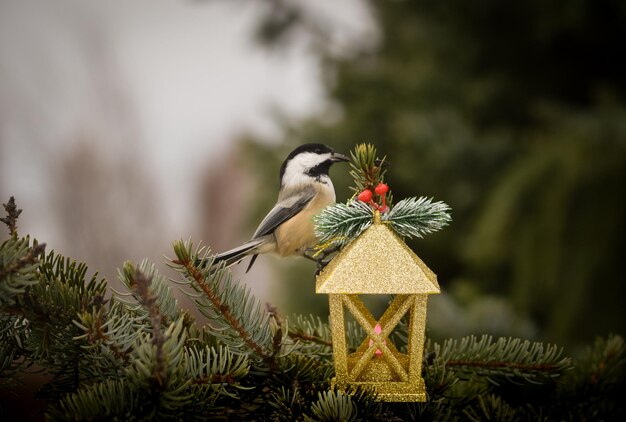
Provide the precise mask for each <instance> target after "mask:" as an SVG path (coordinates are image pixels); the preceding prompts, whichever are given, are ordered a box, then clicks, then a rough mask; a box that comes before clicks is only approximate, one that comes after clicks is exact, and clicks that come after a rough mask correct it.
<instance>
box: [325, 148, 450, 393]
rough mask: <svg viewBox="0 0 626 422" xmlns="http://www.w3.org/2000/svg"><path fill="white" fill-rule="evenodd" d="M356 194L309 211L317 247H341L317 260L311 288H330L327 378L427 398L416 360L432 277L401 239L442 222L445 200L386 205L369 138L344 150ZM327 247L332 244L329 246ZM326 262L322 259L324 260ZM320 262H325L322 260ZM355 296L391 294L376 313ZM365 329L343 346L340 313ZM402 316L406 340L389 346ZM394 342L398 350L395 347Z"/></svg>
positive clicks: (433, 288) (380, 166) (381, 163)
mask: <svg viewBox="0 0 626 422" xmlns="http://www.w3.org/2000/svg"><path fill="white" fill-rule="evenodd" d="M351 156H352V160H351V163H350V165H351V168H352V170H351V172H350V174H351V175H352V176H353V177H354V180H355V184H356V188H355V189H354V190H355V192H356V194H355V196H354V197H353V198H352V199H350V200H349V201H348V202H347V203H345V204H335V205H332V206H330V207H327V208H326V209H324V210H323V211H322V212H321V213H320V214H319V215H318V216H316V217H315V227H316V235H317V237H318V238H319V239H320V245H319V246H318V248H317V249H318V253H320V252H324V253H325V255H324V256H326V251H331V250H336V249H339V248H340V249H341V250H340V252H339V253H338V254H337V255H336V256H334V258H332V259H331V260H330V261H325V260H324V259H319V260H318V263H320V272H319V275H318V276H317V280H316V292H317V293H320V294H328V295H329V304H330V328H331V333H332V347H333V355H334V361H335V377H334V378H333V379H332V381H331V384H332V385H334V386H337V387H338V388H339V389H346V387H347V386H349V385H350V386H361V387H364V388H367V389H371V390H373V391H374V392H375V393H376V395H377V397H378V399H379V400H382V401H389V402H413V401H426V398H427V397H426V388H425V385H424V380H423V378H422V374H421V373H422V360H423V354H424V337H425V330H426V304H427V301H428V295H430V294H435V293H440V290H439V284H438V283H437V276H436V275H435V274H434V273H433V272H432V271H431V270H430V269H429V268H428V267H427V266H426V264H424V262H423V261H422V260H421V259H420V258H419V257H418V256H417V255H416V254H415V253H414V252H413V251H412V250H411V249H410V248H409V247H408V246H407V245H406V243H405V242H404V240H403V239H404V238H413V237H420V238H421V237H423V236H424V235H425V234H428V233H432V232H434V231H437V230H439V229H441V228H443V227H444V226H446V225H447V224H448V223H449V222H450V220H451V217H450V214H449V211H450V207H449V206H448V205H447V204H445V203H443V202H433V200H432V198H430V199H428V198H425V197H420V198H407V199H403V200H401V201H399V202H398V203H396V204H395V205H392V204H391V202H392V198H391V193H390V192H389V187H388V185H387V184H385V183H384V182H383V175H384V173H385V170H384V167H385V166H386V164H385V158H383V159H382V160H381V159H377V158H376V150H375V148H374V147H373V146H372V145H365V144H361V145H357V147H356V148H355V151H354V152H352V153H351ZM331 246H333V247H331ZM326 264H327V265H326ZM324 265H325V266H324ZM359 295H392V296H393V299H392V301H391V303H390V305H389V307H388V308H387V309H386V310H385V311H384V313H383V314H382V316H381V317H380V318H379V319H376V318H375V317H374V316H373V315H372V313H371V312H370V311H369V310H368V309H367V307H366V306H365V304H364V303H363V301H362V300H361V298H360V296H359ZM349 314H351V315H352V317H353V318H354V320H356V323H358V324H359V325H360V326H361V327H362V329H363V331H364V332H365V339H363V341H362V342H361V343H360V345H359V346H358V347H357V348H356V350H350V349H349V348H348V341H347V338H346V324H347V321H346V318H349ZM405 315H408V323H407V339H408V342H407V345H406V351H405V348H404V346H396V345H394V343H393V341H392V338H391V337H390V334H392V333H393V331H394V329H395V328H396V327H397V326H398V324H399V323H400V322H401V321H402V320H403V317H404V316H405ZM399 349H401V350H399Z"/></svg>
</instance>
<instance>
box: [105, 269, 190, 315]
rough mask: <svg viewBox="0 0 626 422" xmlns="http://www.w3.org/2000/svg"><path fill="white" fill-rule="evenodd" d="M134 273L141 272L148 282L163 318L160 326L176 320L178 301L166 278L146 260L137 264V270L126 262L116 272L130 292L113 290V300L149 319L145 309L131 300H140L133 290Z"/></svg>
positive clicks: (178, 311) (178, 310)
mask: <svg viewBox="0 0 626 422" xmlns="http://www.w3.org/2000/svg"><path fill="white" fill-rule="evenodd" d="M136 271H139V272H141V273H142V274H144V275H145V277H146V278H147V279H148V280H150V286H149V287H150V290H151V291H152V292H153V295H154V297H155V299H156V306H157V307H158V308H159V312H160V313H161V315H162V317H163V321H161V323H162V325H168V324H169V323H170V322H172V321H175V320H177V319H178V317H179V316H180V307H179V306H178V301H177V300H176V298H175V297H174V295H173V294H172V289H171V288H170V286H169V284H168V283H167V280H166V278H165V277H163V276H162V275H161V274H159V272H158V271H157V269H156V266H155V265H154V264H153V263H151V262H150V261H148V260H147V259H144V260H143V261H142V262H141V263H140V264H139V268H138V269H135V265H134V264H133V263H132V262H130V261H126V262H125V263H124V266H123V269H122V270H118V278H119V279H120V280H121V281H122V283H124V285H125V286H126V287H127V288H128V289H129V290H130V292H129V293H122V292H118V291H116V290H114V292H115V293H116V295H115V300H117V301H120V302H122V303H124V304H125V305H126V306H127V307H129V309H130V310H131V311H133V312H139V313H142V314H144V315H145V316H146V317H147V318H148V317H149V314H148V313H147V312H146V310H145V308H143V307H142V306H141V305H136V304H135V303H134V302H133V300H134V301H136V302H139V301H140V298H138V297H137V292H136V291H135V289H134V276H135V273H136ZM132 296H134V299H130V298H129V297H132ZM133 305H134V306H133Z"/></svg>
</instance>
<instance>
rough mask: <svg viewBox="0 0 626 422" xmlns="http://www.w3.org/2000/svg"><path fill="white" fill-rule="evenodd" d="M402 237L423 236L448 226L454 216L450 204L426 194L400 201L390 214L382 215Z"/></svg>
mask: <svg viewBox="0 0 626 422" xmlns="http://www.w3.org/2000/svg"><path fill="white" fill-rule="evenodd" d="M382 220H383V221H388V222H389V224H390V225H391V228H393V229H394V230H395V232H396V233H398V234H399V235H400V236H402V237H408V238H409V239H410V238H412V237H419V238H422V237H424V235H426V234H429V233H433V232H436V231H438V230H441V229H442V228H444V227H445V226H447V225H448V224H449V223H450V221H451V220H452V217H451V216H450V206H448V204H446V203H444V202H441V201H437V202H433V199H432V198H430V199H428V198H426V197H424V196H422V197H420V198H407V199H403V200H401V201H399V202H398V203H397V204H396V205H395V206H394V207H393V208H392V209H391V211H389V213H388V214H386V215H383V216H382Z"/></svg>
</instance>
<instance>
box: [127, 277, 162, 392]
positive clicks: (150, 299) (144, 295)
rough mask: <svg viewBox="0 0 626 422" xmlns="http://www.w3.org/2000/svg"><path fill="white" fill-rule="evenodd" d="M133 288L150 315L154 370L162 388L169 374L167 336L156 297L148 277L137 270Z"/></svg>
mask: <svg viewBox="0 0 626 422" xmlns="http://www.w3.org/2000/svg"><path fill="white" fill-rule="evenodd" d="M132 281H133V283H132V284H133V288H134V290H135V291H136V292H137V294H138V295H139V303H140V304H141V305H143V306H144V307H145V308H146V309H147V310H148V313H149V315H150V322H151V325H152V344H153V345H154V347H155V348H156V365H155V368H154V374H153V377H154V380H155V381H156V383H157V384H158V386H159V387H162V386H163V385H164V384H165V383H166V381H167V380H166V379H165V378H166V377H167V373H166V371H165V362H164V356H163V344H164V343H165V340H166V338H165V336H164V335H163V331H162V330H161V313H160V312H159V308H158V307H157V305H156V301H157V299H156V297H155V296H154V295H153V294H152V292H151V291H150V280H149V279H148V278H146V276H145V275H144V274H143V273H141V272H140V271H139V270H137V271H136V272H135V274H134V276H133V279H132Z"/></svg>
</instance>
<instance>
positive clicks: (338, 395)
mask: <svg viewBox="0 0 626 422" xmlns="http://www.w3.org/2000/svg"><path fill="white" fill-rule="evenodd" d="M311 412H312V414H313V416H314V417H313V418H311V417H309V416H307V415H305V417H304V420H305V421H329V422H330V421H355V420H357V415H358V410H357V406H356V404H355V403H353V401H352V396H350V395H349V394H346V393H344V392H342V391H340V390H335V391H325V392H320V393H318V399H317V401H316V402H315V403H313V404H312V405H311Z"/></svg>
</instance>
